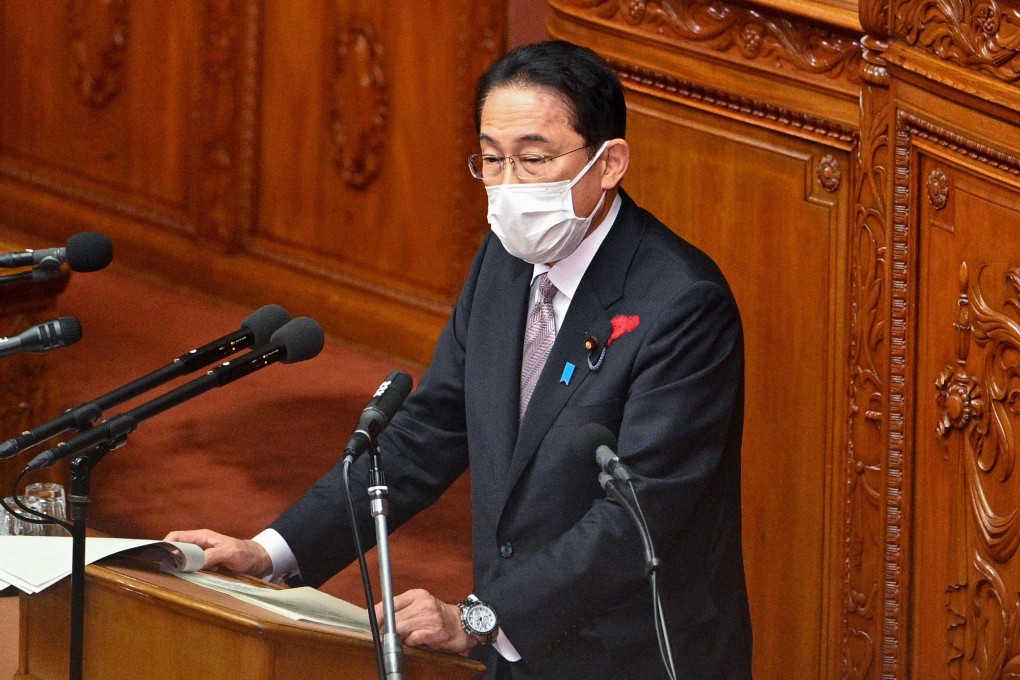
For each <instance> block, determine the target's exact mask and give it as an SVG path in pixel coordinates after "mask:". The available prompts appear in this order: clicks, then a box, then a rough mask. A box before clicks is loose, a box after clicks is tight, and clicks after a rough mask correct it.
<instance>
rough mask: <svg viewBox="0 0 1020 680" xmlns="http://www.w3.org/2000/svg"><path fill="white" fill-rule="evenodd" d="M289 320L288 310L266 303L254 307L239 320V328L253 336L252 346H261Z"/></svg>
mask: <svg viewBox="0 0 1020 680" xmlns="http://www.w3.org/2000/svg"><path fill="white" fill-rule="evenodd" d="M288 321H290V312H288V311H287V310H286V309H284V308H283V307H281V306H280V305H266V306H265V307H262V308H261V309H256V310H255V311H254V312H252V313H251V314H249V315H248V318H246V319H245V320H244V321H242V322H241V328H242V329H244V330H246V331H248V332H249V333H251V334H252V335H253V336H254V340H253V341H252V343H253V346H255V347H261V346H262V345H264V344H266V343H267V342H269V339H270V338H272V337H273V333H275V332H276V331H278V330H279V329H280V328H282V327H283V325H284V324H285V323H287V322H288Z"/></svg>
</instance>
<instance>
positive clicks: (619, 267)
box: [504, 191, 642, 502]
mask: <svg viewBox="0 0 1020 680" xmlns="http://www.w3.org/2000/svg"><path fill="white" fill-rule="evenodd" d="M621 194H622V191H621ZM622 196H623V206H622V207H621V208H620V213H619V215H618V216H617V218H616V223H615V224H614V225H613V227H612V228H611V229H610V231H609V234H608V235H607V236H606V240H605V241H603V243H602V245H601V246H600V247H599V251H598V253H596V255H595V257H594V259H593V260H592V262H591V264H590V265H589V266H588V270H587V271H586V272H585V274H584V276H583V277H582V278H581V282H580V284H579V285H578V287H577V291H576V292H575V293H574V299H573V300H571V302H570V308H569V309H568V310H567V316H566V319H564V320H563V323H562V325H561V326H560V328H559V329H558V330H557V333H556V341H555V342H554V343H553V347H552V350H551V352H550V354H549V358H548V359H547V360H546V363H545V367H544V368H543V369H542V374H541V375H540V376H539V379H538V383H537V384H536V385H535V391H534V393H533V394H532V397H531V402H530V403H529V404H528V410H527V412H526V413H525V414H524V420H523V421H522V422H521V425H520V434H519V436H518V438H517V444H516V446H515V448H514V453H513V458H512V460H511V461H510V469H509V473H508V475H507V485H506V495H505V497H504V502H505V501H506V498H509V495H510V491H511V490H512V489H513V487H514V485H515V484H516V483H517V481H518V480H519V479H520V476H521V474H522V473H523V472H524V469H525V468H526V467H527V465H528V462H529V461H530V460H531V458H532V457H533V456H534V455H535V452H536V451H538V447H539V445H540V444H541V443H542V440H543V438H544V437H545V435H546V433H547V432H548V431H549V428H550V427H552V425H553V423H555V422H556V419H557V418H558V417H559V415H560V412H561V411H562V410H563V407H564V406H565V405H566V403H567V401H568V400H569V399H570V397H571V395H573V394H574V392H575V391H576V390H577V389H578V387H579V386H580V385H581V384H582V383H583V382H584V381H585V380H586V379H588V377H589V376H590V374H591V370H590V369H589V368H588V351H587V350H586V349H585V347H584V341H585V339H586V338H587V337H588V336H589V335H593V336H595V337H596V338H598V340H599V344H600V346H605V343H606V340H607V339H608V338H609V334H610V333H611V332H612V324H611V323H610V317H609V313H608V311H607V310H608V309H609V307H610V306H611V305H612V304H613V303H614V302H616V301H617V300H619V299H620V298H621V297H622V296H623V286H624V281H625V280H626V277H627V270H628V269H629V267H630V262H631V260H632V259H633V257H634V252H635V250H636V249H637V246H638V244H639V243H640V240H641V232H642V225H641V221H640V219H639V215H638V213H637V208H636V206H635V205H634V203H633V201H631V200H630V198H629V197H628V196H627V195H626V194H622ZM522 335H523V330H522ZM522 342H523V341H522ZM520 363H521V360H520V357H518V359H517V361H516V365H517V367H518V373H519V369H520ZM568 363H569V364H572V365H573V375H572V376H571V377H570V379H569V381H567V380H564V379H563V377H564V369H565V368H567V369H568V370H569V367H567V364H568ZM519 401H520V397H519V396H518V403H519Z"/></svg>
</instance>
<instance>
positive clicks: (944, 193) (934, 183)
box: [927, 168, 949, 210]
mask: <svg viewBox="0 0 1020 680" xmlns="http://www.w3.org/2000/svg"><path fill="white" fill-rule="evenodd" d="M927 188H928V202H929V203H931V204H932V206H933V207H934V208H935V209H936V210H942V209H943V208H945V207H946V203H948V202H949V178H948V177H946V173H944V172H942V171H941V170H939V169H938V168H934V169H933V170H932V171H931V172H929V173H928V182H927Z"/></svg>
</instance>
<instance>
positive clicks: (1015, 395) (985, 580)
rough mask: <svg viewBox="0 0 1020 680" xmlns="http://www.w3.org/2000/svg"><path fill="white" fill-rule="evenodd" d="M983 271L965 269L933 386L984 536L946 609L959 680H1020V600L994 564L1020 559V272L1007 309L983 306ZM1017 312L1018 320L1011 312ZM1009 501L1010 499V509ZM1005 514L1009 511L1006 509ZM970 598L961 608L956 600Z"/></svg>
mask: <svg viewBox="0 0 1020 680" xmlns="http://www.w3.org/2000/svg"><path fill="white" fill-rule="evenodd" d="M984 269H985V267H984V266H982V267H981V268H979V270H978V273H977V277H976V280H975V281H974V283H973V286H971V285H970V276H969V272H968V267H967V263H966V262H963V263H962V264H961V266H960V274H959V285H960V300H959V305H958V306H959V311H958V313H957V319H956V321H955V322H954V327H955V328H956V331H957V350H956V354H957V356H956V361H955V365H950V366H947V367H946V369H944V370H943V372H942V374H941V375H940V376H939V378H938V379H937V380H936V381H935V388H936V404H937V406H938V409H939V413H940V417H939V422H938V431H939V434H940V436H941V437H942V438H943V440H945V442H946V443H947V444H948V443H949V438H950V436H951V435H952V433H953V432H954V431H957V432H960V433H961V435H962V443H961V447H960V450H961V454H962V456H963V458H964V463H965V465H964V476H965V478H966V493H967V496H968V499H969V501H970V503H969V505H970V510H971V515H972V517H973V519H974V520H975V524H976V526H977V528H978V530H979V540H978V542H977V543H976V544H975V546H974V548H975V553H974V563H973V566H974V570H975V572H976V578H975V579H974V580H972V582H971V583H969V584H962V585H961V584H956V585H953V586H950V587H949V588H948V589H947V593H949V594H950V601H949V602H947V607H948V608H949V615H950V620H949V628H948V633H949V637H948V639H949V661H950V666H949V667H950V669H951V670H952V671H953V673H954V675H953V677H972V675H971V674H969V673H964V670H963V669H962V666H966V667H967V668H970V669H973V672H974V673H976V676H973V677H978V678H981V679H982V680H985V679H987V680H993V679H999V678H1011V679H1013V680H1020V599H1018V596H1017V594H1016V593H1015V592H1013V591H1012V590H1011V589H1009V588H1007V587H1006V584H1005V582H1004V580H1003V578H1002V576H1001V574H1000V573H999V567H998V566H997V565H1001V564H1006V563H1007V562H1009V561H1010V560H1012V559H1013V558H1014V557H1015V556H1016V552H1017V547H1018V546H1020V503H1018V502H1017V501H1016V500H1015V494H1003V493H1001V491H1002V489H1003V488H1005V487H1012V486H1015V481H1014V480H1013V478H1012V477H1013V472H1014V469H1015V467H1016V450H1015V442H1014V430H1013V423H1014V422H1015V421H1016V420H1017V419H1018V418H1020V314H1018V313H1017V312H1020V267H1015V268H1013V269H1011V270H1009V271H1008V272H1007V273H1006V276H1005V279H1006V284H1007V288H1011V289H1012V290H1011V291H1008V292H1007V297H1006V300H1005V302H1004V304H1003V310H1002V311H997V310H995V309H993V308H992V306H991V305H990V304H989V303H988V302H987V301H986V299H985V296H984V293H983V292H982V289H981V273H982V271H983V270H984ZM1010 308H1012V310H1013V311H1012V313H1010V311H1009V310H1010ZM972 345H973V346H976V347H978V348H980V349H982V350H983V351H982V352H981V355H980V356H979V357H977V362H976V363H979V364H980V369H975V371H974V373H975V375H974V376H970V375H968V374H967V363H968V359H969V358H970V357H971V354H972V353H973V352H972ZM1010 495H1012V496H1014V500H1012V501H1009V500H1004V499H1005V498H1008V497H1009V496H1010ZM1002 506H1006V507H1002ZM961 590H966V591H969V594H970V596H969V597H968V598H967V600H966V604H965V605H964V606H961V604H962V603H961V602H960V601H959V598H958V597H955V596H954V595H953V593H957V592H959V591H961Z"/></svg>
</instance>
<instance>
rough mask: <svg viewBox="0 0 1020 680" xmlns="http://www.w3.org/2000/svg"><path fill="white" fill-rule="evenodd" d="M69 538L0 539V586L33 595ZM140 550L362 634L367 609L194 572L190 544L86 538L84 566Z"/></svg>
mask: <svg viewBox="0 0 1020 680" xmlns="http://www.w3.org/2000/svg"><path fill="white" fill-rule="evenodd" d="M71 549H72V543H71V538H70V537H67V536H0V588H6V587H7V586H8V585H13V586H15V587H16V588H18V589H20V590H22V591H24V592H26V593H38V592H39V591H41V590H44V589H45V588H48V587H49V586H51V585H53V584H54V583H56V582H57V581H59V580H60V579H62V578H65V577H66V576H68V575H70V573H71ZM129 550H130V551H136V552H137V551H139V550H143V551H144V552H145V554H146V557H148V556H151V557H153V558H155V559H156V560H158V561H159V562H161V563H162V569H163V571H165V572H168V573H171V574H174V575H176V576H178V577H180V578H183V579H186V580H188V581H190V582H192V583H196V584H198V585H200V586H204V587H206V588H211V589H212V590H216V591H218V592H221V593H226V594H227V595H230V596H231V597H235V598H237V599H239V600H243V601H245V602H248V603H249V604H254V605H256V606H259V607H262V608H263V609H267V610H269V611H273V612H276V613H277V614H281V615H283V616H286V617H288V618H291V619H294V620H300V621H311V622H314V623H323V624H326V625H328V626H339V627H342V628H347V629H350V630H358V631H364V632H367V631H368V630H369V625H368V610H366V609H363V608H361V607H358V606H355V605H353V604H350V603H349V602H345V601H343V600H340V599H338V598H335V597H333V596H332V595H327V594H326V593H323V592H321V591H318V590H315V589H314V588H289V589H284V590H277V589H276V588H271V587H265V586H258V585H251V584H247V583H242V582H240V581H237V580H236V579H226V578H220V577H218V576H215V575H213V574H210V573H206V572H203V573H191V572H198V570H199V569H201V568H202V565H203V563H204V562H205V553H203V552H202V549H201V548H199V547H198V546H197V545H192V544H191V543H171V542H167V541H151V540H146V539H135V538H106V537H98V536H97V537H91V536H90V537H89V538H87V539H86V540H85V564H92V563H93V562H96V561H97V560H101V559H103V558H104V557H109V556H111V555H116V554H118V553H122V552H125V551H129Z"/></svg>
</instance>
